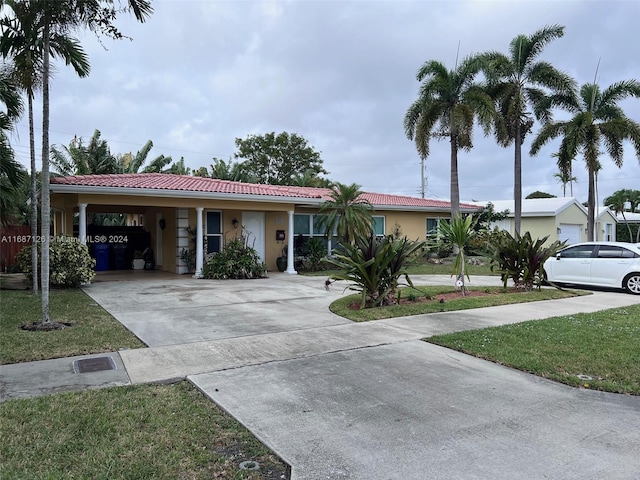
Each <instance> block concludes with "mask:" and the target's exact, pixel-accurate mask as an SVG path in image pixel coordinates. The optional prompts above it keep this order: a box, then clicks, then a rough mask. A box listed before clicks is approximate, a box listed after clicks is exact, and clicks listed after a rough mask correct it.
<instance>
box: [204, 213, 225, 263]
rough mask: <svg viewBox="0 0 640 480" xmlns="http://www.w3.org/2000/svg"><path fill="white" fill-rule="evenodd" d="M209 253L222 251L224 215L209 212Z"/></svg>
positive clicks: (207, 236) (207, 235)
mask: <svg viewBox="0 0 640 480" xmlns="http://www.w3.org/2000/svg"><path fill="white" fill-rule="evenodd" d="M206 239H207V253H218V252H220V251H221V250H222V213H221V212H215V211H214V212H207V234H206Z"/></svg>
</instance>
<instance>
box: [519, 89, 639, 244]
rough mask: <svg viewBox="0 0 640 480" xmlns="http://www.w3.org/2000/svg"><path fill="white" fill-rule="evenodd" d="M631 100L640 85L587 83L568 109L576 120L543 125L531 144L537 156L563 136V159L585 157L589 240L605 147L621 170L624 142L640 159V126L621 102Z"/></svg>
mask: <svg viewBox="0 0 640 480" xmlns="http://www.w3.org/2000/svg"><path fill="white" fill-rule="evenodd" d="M627 97H636V98H640V82H639V81H638V80H627V81H622V82H617V83H614V84H612V85H611V86H609V87H608V88H606V89H604V90H600V88H599V87H598V85H597V84H593V83H587V84H585V85H583V86H582V88H581V89H580V94H579V95H577V96H573V97H572V99H571V101H570V102H569V103H567V104H566V107H565V108H567V109H568V110H569V112H570V113H571V114H572V115H573V117H572V118H571V119H569V120H566V121H560V122H550V123H548V124H547V125H545V126H543V127H542V129H541V130H540V132H539V133H538V135H537V136H536V138H535V139H534V141H533V143H532V145H531V154H532V155H535V154H537V153H538V152H539V151H540V148H542V146H543V145H544V144H546V143H547V142H548V141H549V140H551V139H553V138H556V137H559V136H561V137H562V142H561V144H560V152H559V153H560V159H561V160H562V161H563V162H565V161H569V159H574V158H575V157H576V156H577V155H578V153H581V154H582V155H583V157H584V160H585V164H586V167H587V171H588V173H589V193H588V200H587V210H588V216H587V238H588V239H589V240H593V239H594V236H595V231H594V226H595V208H596V196H595V191H596V175H597V173H598V171H599V170H600V169H601V164H600V160H599V157H600V154H601V150H600V148H601V146H604V150H605V151H606V152H607V153H608V154H609V156H610V157H611V159H612V160H613V161H614V163H615V164H616V165H617V166H618V167H620V166H622V161H623V143H624V141H625V140H630V141H631V142H632V144H633V146H634V148H635V151H636V156H637V157H638V160H640V124H639V123H637V122H635V121H633V120H631V119H630V118H629V117H627V116H626V115H625V114H624V112H623V111H622V108H620V106H619V105H618V102H620V101H622V100H623V99H625V98H627Z"/></svg>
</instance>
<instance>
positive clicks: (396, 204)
mask: <svg viewBox="0 0 640 480" xmlns="http://www.w3.org/2000/svg"><path fill="white" fill-rule="evenodd" d="M329 193H330V190H329V189H326V188H311V187H289V186H277V185H259V184H249V183H240V182H231V181H227V180H218V179H211V178H202V177H191V176H180V175H170V174H160V173H139V174H118V175H86V176H71V177H52V178H51V206H52V208H53V209H54V231H55V233H56V234H60V233H66V234H72V233H73V231H74V216H75V215H77V216H78V221H77V223H78V236H79V237H80V239H81V241H85V242H86V240H87V239H88V240H89V241H90V242H91V241H94V240H95V239H92V238H87V235H88V234H87V232H88V230H91V229H90V228H88V227H89V226H87V215H88V214H92V213H124V214H127V215H128V217H129V218H136V219H137V222H136V223H137V225H138V227H140V226H142V227H143V228H144V230H145V234H146V235H147V236H148V239H149V243H150V246H151V248H152V249H153V251H154V255H155V265H156V268H158V269H161V270H165V271H169V272H176V273H186V272H187V266H186V265H185V263H184V262H183V260H182V259H181V252H182V250H183V249H185V248H187V249H189V248H193V242H192V239H191V235H190V233H189V232H187V228H190V229H191V230H192V231H193V232H194V237H195V242H196V245H195V247H196V248H195V250H196V273H199V272H200V270H201V268H202V264H203V262H204V258H205V255H206V254H209V253H215V252H219V251H220V250H221V249H222V248H223V246H224V243H225V241H227V240H229V239H232V238H237V237H240V236H243V235H244V236H245V237H248V238H249V242H248V243H249V245H251V246H253V247H254V248H255V249H256V250H257V251H258V254H259V255H260V257H261V258H262V259H263V260H264V261H265V262H266V264H267V268H268V269H269V270H275V268H276V258H277V257H279V256H280V255H281V254H282V251H283V249H284V250H285V251H287V252H288V255H287V257H288V265H287V272H289V273H296V272H295V270H294V267H293V258H292V257H293V251H294V241H295V239H296V238H306V237H320V238H323V239H324V232H323V231H322V230H321V229H320V228H318V227H317V222H316V220H317V218H316V217H317V212H318V209H319V208H320V206H321V205H322V203H323V202H324V201H325V200H326V199H327V198H328V195H329ZM364 198H365V199H366V200H368V201H369V202H370V203H371V204H372V205H373V207H374V213H373V218H374V231H375V232H376V234H378V235H387V234H391V233H394V231H395V230H396V229H397V228H398V227H399V228H400V229H401V232H402V234H403V235H406V236H407V237H408V238H409V239H412V240H413V239H425V237H426V235H427V231H428V230H429V228H433V225H434V223H435V224H436V225H437V222H438V219H439V218H448V217H449V216H450V215H451V205H450V203H449V202H446V201H440V200H429V199H423V198H415V197H407V196H400V195H390V194H382V193H365V194H364ZM460 208H461V211H462V212H463V213H471V212H473V211H476V210H477V209H478V207H477V206H475V205H472V204H461V206H460ZM324 241H325V242H326V243H327V244H328V245H327V248H328V250H329V249H330V248H331V239H329V240H324Z"/></svg>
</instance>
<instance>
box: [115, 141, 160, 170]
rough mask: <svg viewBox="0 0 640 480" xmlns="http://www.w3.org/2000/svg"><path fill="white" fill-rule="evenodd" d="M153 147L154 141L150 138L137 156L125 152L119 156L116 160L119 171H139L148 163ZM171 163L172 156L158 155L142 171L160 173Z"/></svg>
mask: <svg viewBox="0 0 640 480" xmlns="http://www.w3.org/2000/svg"><path fill="white" fill-rule="evenodd" d="M152 148H153V142H152V141H151V140H149V141H148V142H147V143H145V144H144V145H143V147H142V149H140V150H138V152H136V154H135V156H134V155H132V154H131V153H125V154H124V155H120V156H118V158H117V159H116V162H117V164H118V171H119V172H122V173H138V172H139V171H140V168H141V167H142V166H143V165H144V164H145V163H146V161H147V157H148V156H149V151H150V150H151V149H152ZM170 163H171V157H165V156H164V155H158V156H157V157H156V158H154V159H153V160H151V162H149V164H148V165H147V166H145V167H144V168H143V169H142V173H160V172H162V169H163V168H164V167H166V166H167V165H169V164H170Z"/></svg>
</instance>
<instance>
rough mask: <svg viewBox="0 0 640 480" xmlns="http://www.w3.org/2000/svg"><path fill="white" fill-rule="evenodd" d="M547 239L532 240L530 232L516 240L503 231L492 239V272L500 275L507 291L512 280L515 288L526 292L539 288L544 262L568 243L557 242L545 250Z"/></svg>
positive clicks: (518, 236) (542, 278) (517, 237)
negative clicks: (509, 281) (508, 282)
mask: <svg viewBox="0 0 640 480" xmlns="http://www.w3.org/2000/svg"><path fill="white" fill-rule="evenodd" d="M547 238H549V237H548V236H546V237H544V238H542V239H536V240H533V239H532V238H531V234H530V233H529V232H526V233H525V234H524V235H522V236H520V235H518V234H516V236H515V238H514V237H512V236H511V235H510V234H509V232H506V231H504V230H503V231H501V232H499V233H498V234H496V235H494V236H493V243H492V245H490V249H491V252H490V255H491V271H494V270H495V271H497V272H498V273H500V276H501V278H502V282H503V284H504V287H505V288H506V287H507V281H508V280H509V279H512V280H513V283H514V284H515V286H516V288H522V289H524V290H527V291H529V290H533V287H534V286H536V287H538V288H540V286H541V285H542V282H543V280H544V269H543V265H544V262H545V261H546V260H547V259H549V258H550V257H552V256H554V255H555V254H556V253H557V252H558V250H560V249H562V248H564V246H565V242H558V241H555V242H553V243H552V244H551V245H549V246H547V247H544V246H543V245H544V243H545V242H546V241H547Z"/></svg>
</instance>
